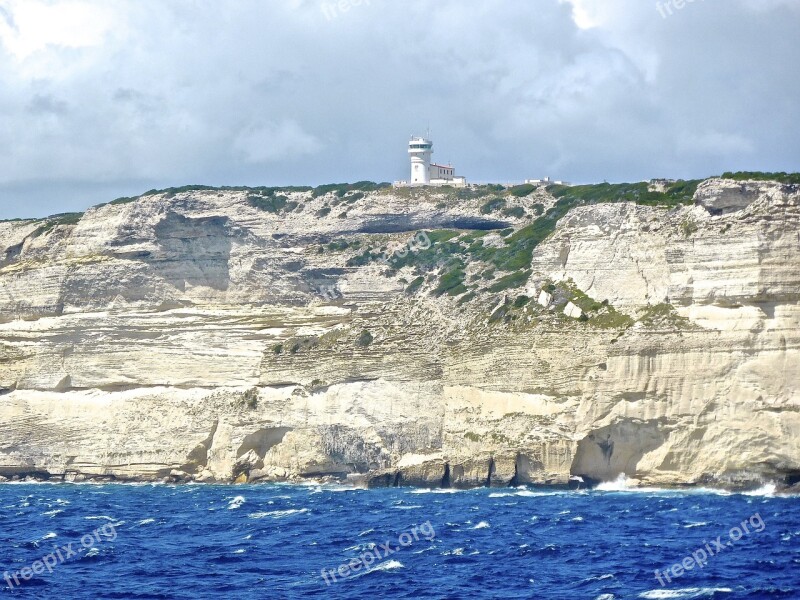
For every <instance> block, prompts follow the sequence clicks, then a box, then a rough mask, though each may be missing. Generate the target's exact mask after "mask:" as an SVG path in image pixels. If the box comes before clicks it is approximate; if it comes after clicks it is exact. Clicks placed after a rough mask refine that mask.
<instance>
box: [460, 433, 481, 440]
mask: <svg viewBox="0 0 800 600" xmlns="http://www.w3.org/2000/svg"><path fill="white" fill-rule="evenodd" d="M464 437H465V438H466V439H468V440H469V441H470V442H480V441H481V436H480V435H478V434H477V433H475V432H474V431H468V432H467V433H465V434H464Z"/></svg>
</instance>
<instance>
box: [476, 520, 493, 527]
mask: <svg viewBox="0 0 800 600" xmlns="http://www.w3.org/2000/svg"><path fill="white" fill-rule="evenodd" d="M489 527H491V525H489V523H487V522H486V521H481V522H480V523H478V524H477V525H475V527H473V529H488V528H489Z"/></svg>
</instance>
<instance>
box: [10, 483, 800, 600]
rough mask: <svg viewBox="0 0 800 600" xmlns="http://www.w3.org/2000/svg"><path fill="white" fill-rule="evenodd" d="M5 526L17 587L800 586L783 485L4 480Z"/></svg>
mask: <svg viewBox="0 0 800 600" xmlns="http://www.w3.org/2000/svg"><path fill="white" fill-rule="evenodd" d="M0 538H2V547H1V548H0V563H2V564H1V565H0V567H2V571H3V573H2V575H3V581H2V582H0V583H2V587H1V588H0V589H1V590H2V591H1V592H0V596H7V597H11V598H187V599H188V598H192V599H195V598H235V599H251V598H252V599H256V598H258V599H271V598H303V597H316V598H504V599H505V598H589V599H597V600H611V599H614V600H617V599H622V598H650V599H653V598H725V599H727V598H731V599H732V598H800V499H798V498H796V497H794V498H791V497H780V496H774V495H773V494H771V493H770V490H769V489H764V490H760V491H758V492H756V493H752V494H749V495H746V494H730V493H721V492H713V491H710V490H705V491H702V490H700V491H696V492H690V493H687V492H673V491H661V490H643V491H636V492H632V491H625V490H618V491H615V490H613V489H612V490H608V491H602V490H593V491H567V490H564V491H558V490H552V489H537V488H511V489H475V490H468V491H451V490H416V489H404V488H394V489H383V490H357V489H351V488H346V487H339V486H318V485H302V486H300V485H253V486H201V485H184V486H169V485H91V484H78V485H75V484H4V485H0ZM704 555H705V556H704ZM657 572H658V573H657Z"/></svg>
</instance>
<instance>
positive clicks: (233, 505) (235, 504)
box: [228, 496, 245, 510]
mask: <svg viewBox="0 0 800 600" xmlns="http://www.w3.org/2000/svg"><path fill="white" fill-rule="evenodd" d="M244 503H245V499H244V496H236V497H235V498H233V499H232V500H231V501H230V502H228V510H236V509H237V508H239V507H240V506H241V505H242V504H244Z"/></svg>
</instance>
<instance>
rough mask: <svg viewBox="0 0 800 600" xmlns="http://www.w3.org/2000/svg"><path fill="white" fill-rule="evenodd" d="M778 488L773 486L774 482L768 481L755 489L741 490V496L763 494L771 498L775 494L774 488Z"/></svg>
mask: <svg viewBox="0 0 800 600" xmlns="http://www.w3.org/2000/svg"><path fill="white" fill-rule="evenodd" d="M777 489H778V488H777V487H776V486H775V484H774V483H768V484H766V485H762V486H761V487H760V488H758V489H757V490H752V491H749V492H742V496H765V497H767V498H771V497H772V496H774V495H775V490H777Z"/></svg>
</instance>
